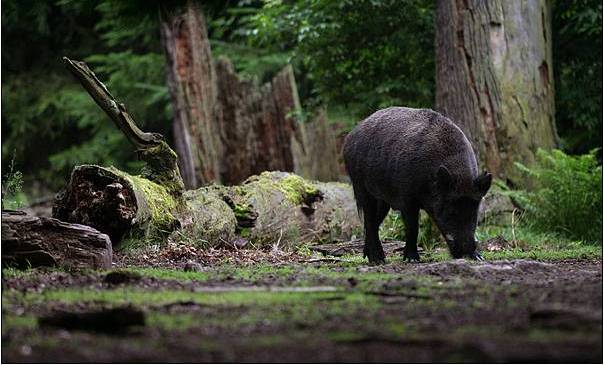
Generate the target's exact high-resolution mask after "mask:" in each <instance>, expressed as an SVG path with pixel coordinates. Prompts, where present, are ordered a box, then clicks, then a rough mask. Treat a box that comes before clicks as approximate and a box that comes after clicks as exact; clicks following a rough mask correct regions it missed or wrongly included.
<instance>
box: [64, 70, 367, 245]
mask: <svg viewBox="0 0 604 365" xmlns="http://www.w3.org/2000/svg"><path fill="white" fill-rule="evenodd" d="M65 63H66V65H67V67H68V68H69V69H70V70H71V72H72V73H73V74H74V75H76V77H77V79H78V80H79V81H80V82H81V83H82V85H83V86H84V88H85V89H86V90H87V91H88V92H89V94H90V95H91V96H92V98H93V99H94V100H95V102H96V103H97V104H99V106H100V107H101V108H102V109H103V110H104V111H105V112H106V113H107V114H108V115H109V117H110V118H111V119H112V120H113V121H114V123H115V124H116V125H117V126H118V128H119V129H120V130H121V131H122V132H124V134H125V135H126V136H127V137H128V139H129V140H130V141H131V142H132V144H133V145H134V146H135V147H136V148H137V150H138V152H139V157H140V158H141V160H143V161H144V162H146V167H145V169H144V170H143V172H142V173H141V175H130V174H127V173H125V172H122V171H120V170H117V169H115V168H112V167H109V168H106V167H100V166H94V165H83V166H77V167H76V168H74V170H73V172H72V174H71V177H70V180H69V181H68V183H67V186H66V188H65V190H64V192H62V193H61V194H59V195H58V197H57V199H56V201H55V204H54V207H53V217H55V218H58V219H61V220H64V221H68V222H73V223H81V224H86V225H90V226H92V227H95V228H97V229H98V230H99V231H101V232H104V233H107V234H108V235H109V236H110V237H111V239H112V242H113V243H114V244H117V243H119V242H121V241H123V240H129V241H136V242H137V243H140V242H142V243H146V242H152V243H161V242H164V241H166V240H171V241H177V242H186V243H188V244H192V245H196V246H201V247H208V246H220V245H227V246H228V245H233V246H237V247H241V246H244V245H245V244H247V243H249V244H251V245H252V246H254V247H259V246H266V245H272V246H290V247H291V246H293V245H298V244H301V243H304V242H311V241H318V242H323V243H325V242H332V241H334V240H347V239H349V238H350V237H351V236H352V235H353V233H358V232H359V231H360V222H359V219H358V216H357V211H356V207H355V204H354V197H353V194H352V189H351V187H350V186H349V185H346V184H342V183H321V182H313V181H309V180H305V179H303V178H301V177H300V176H297V175H295V174H291V173H286V172H278V171H275V172H264V173H262V174H260V175H255V176H252V177H249V178H248V179H247V180H245V181H244V182H243V183H242V184H241V185H238V186H222V185H210V186H206V187H202V188H200V189H197V190H192V191H184V185H183V184H182V179H181V178H180V174H179V173H178V166H177V165H176V160H177V156H176V154H175V153H174V151H173V150H172V149H170V147H169V146H168V145H167V143H165V141H164V140H163V137H161V135H158V134H154V133H145V132H142V131H141V130H140V129H138V127H136V124H135V122H134V120H133V119H132V117H131V116H130V115H129V114H128V112H127V111H126V108H125V106H124V105H123V104H120V103H119V102H118V101H117V100H116V99H115V98H114V97H113V96H112V95H111V94H110V93H109V91H108V90H107V88H106V87H105V86H104V85H103V84H102V83H101V82H100V81H99V80H98V79H97V78H96V76H95V75H94V73H93V72H92V71H91V70H90V69H89V68H88V67H87V66H86V65H85V64H84V63H83V62H78V61H72V60H69V59H67V58H65ZM116 106H117V107H116Z"/></svg>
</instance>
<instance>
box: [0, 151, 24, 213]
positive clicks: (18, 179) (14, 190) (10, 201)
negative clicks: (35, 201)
mask: <svg viewBox="0 0 604 365" xmlns="http://www.w3.org/2000/svg"><path fill="white" fill-rule="evenodd" d="M22 188H23V174H21V171H15V165H14V160H11V163H10V166H9V171H8V173H6V175H4V176H3V178H2V209H19V208H21V207H22V206H24V205H25V204H26V202H27V197H26V196H25V194H23V191H22Z"/></svg>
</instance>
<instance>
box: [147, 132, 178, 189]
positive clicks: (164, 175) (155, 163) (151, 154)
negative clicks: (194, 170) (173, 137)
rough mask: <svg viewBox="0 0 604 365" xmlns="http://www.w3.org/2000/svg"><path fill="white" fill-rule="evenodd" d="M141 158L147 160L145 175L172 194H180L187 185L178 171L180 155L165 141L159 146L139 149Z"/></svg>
mask: <svg viewBox="0 0 604 365" xmlns="http://www.w3.org/2000/svg"><path fill="white" fill-rule="evenodd" d="M139 158H140V159H141V160H143V161H145V166H144V167H143V169H142V171H141V174H142V176H143V177H145V178H147V179H149V180H151V181H153V182H156V183H157V184H159V185H161V186H163V187H164V188H165V189H166V191H167V192H168V193H170V194H172V195H177V196H178V195H180V194H182V193H183V192H184V190H185V185H184V183H183V181H182V177H181V176H180V172H179V171H178V165H177V160H178V156H177V155H176V152H174V150H173V149H171V148H170V146H168V144H167V143H166V142H165V141H161V142H160V143H159V144H158V145H157V146H153V147H147V148H145V149H144V150H141V151H139Z"/></svg>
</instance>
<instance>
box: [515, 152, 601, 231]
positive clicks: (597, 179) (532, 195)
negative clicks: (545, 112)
mask: <svg viewBox="0 0 604 365" xmlns="http://www.w3.org/2000/svg"><path fill="white" fill-rule="evenodd" d="M596 153H597V150H593V151H591V152H590V153H589V154H585V155H579V156H569V155H567V154H565V153H564V152H562V151H560V150H552V151H551V152H547V151H544V150H539V151H538V152H537V163H536V164H535V166H534V167H531V168H529V167H526V166H524V165H522V164H520V163H517V164H516V166H517V167H518V168H520V169H521V170H522V171H523V172H524V173H526V174H527V175H528V176H529V177H531V178H532V179H531V181H532V183H533V184H534V187H533V188H532V189H530V191H519V192H517V193H516V194H515V195H514V197H515V198H516V200H517V202H518V203H519V204H520V206H521V207H522V208H523V209H525V211H526V212H525V213H526V216H525V221H526V222H527V223H528V224H530V225H531V226H532V227H533V228H535V229H537V230H540V231H543V232H556V233H559V234H561V235H563V236H565V237H567V238H570V239H578V240H582V241H585V242H600V243H601V242H602V166H601V165H600V164H599V163H598V159H597V157H596Z"/></svg>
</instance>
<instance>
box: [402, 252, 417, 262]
mask: <svg viewBox="0 0 604 365" xmlns="http://www.w3.org/2000/svg"><path fill="white" fill-rule="evenodd" d="M403 259H404V260H405V261H407V262H420V259H419V253H417V250H416V251H411V252H407V251H405V253H404V254H403Z"/></svg>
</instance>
